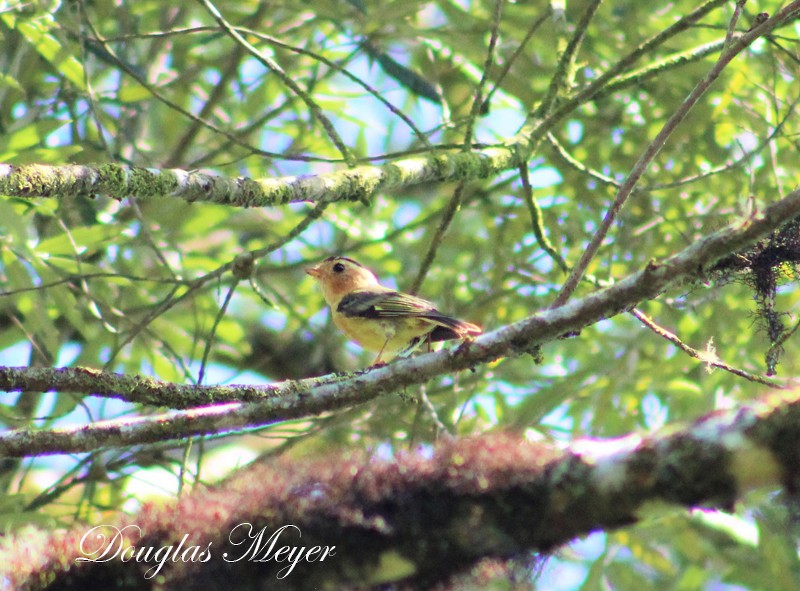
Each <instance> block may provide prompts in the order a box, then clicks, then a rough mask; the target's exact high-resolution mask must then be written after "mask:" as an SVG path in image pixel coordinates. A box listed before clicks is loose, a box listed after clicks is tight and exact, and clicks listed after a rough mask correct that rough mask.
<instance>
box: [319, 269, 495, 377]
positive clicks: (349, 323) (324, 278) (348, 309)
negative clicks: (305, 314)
mask: <svg viewBox="0 0 800 591" xmlns="http://www.w3.org/2000/svg"><path fill="white" fill-rule="evenodd" d="M306 273H308V274H309V275H311V276H312V277H313V278H314V279H316V280H317V281H318V282H319V284H320V286H321V287H322V295H323V297H324V298H325V301H326V302H327V303H328V305H329V306H330V307H331V314H332V315H333V322H334V324H336V326H338V327H339V328H340V329H341V330H342V332H344V333H345V334H346V335H347V336H348V337H350V338H351V339H353V340H354V341H356V342H357V343H358V344H359V345H361V346H362V347H364V348H365V349H368V350H370V351H378V357H377V358H376V359H375V363H376V364H377V363H380V362H381V358H382V357H383V356H384V355H386V356H388V358H389V359H391V358H392V357H394V356H395V355H397V354H398V353H399V352H401V351H404V350H413V349H414V348H416V347H417V346H418V345H419V344H421V343H423V342H425V341H427V342H429V343H430V342H431V341H444V340H449V339H465V338H469V337H471V336H476V335H479V334H480V333H481V329H480V328H479V327H477V326H475V325H474V324H470V323H469V322H464V321H463V320H457V319H455V318H451V317H449V316H446V315H444V314H442V313H441V312H439V311H438V310H437V309H436V308H435V307H434V305H433V304H432V303H430V302H428V301H426V300H423V299H420V298H418V297H415V296H412V295H409V294H405V293H402V292H399V291H396V290H394V289H390V288H388V287H384V286H383V285H381V284H380V283H378V279H377V277H375V274H374V273H372V271H370V270H369V269H367V268H366V267H364V266H363V265H361V264H359V263H357V262H356V261H354V260H353V259H349V258H347V257H329V258H327V259H325V260H324V261H322V262H321V263H319V264H318V265H316V266H314V267H310V268H308V269H306Z"/></svg>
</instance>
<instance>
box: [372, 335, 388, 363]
mask: <svg viewBox="0 0 800 591" xmlns="http://www.w3.org/2000/svg"><path fill="white" fill-rule="evenodd" d="M391 338H392V337H386V340H385V341H384V342H383V347H381V350H380V351H378V356H377V357H376V358H375V361H373V362H372V365H378V364H379V363H380V362H381V355H383V350H384V349H385V348H386V345H388V344H389V339H391Z"/></svg>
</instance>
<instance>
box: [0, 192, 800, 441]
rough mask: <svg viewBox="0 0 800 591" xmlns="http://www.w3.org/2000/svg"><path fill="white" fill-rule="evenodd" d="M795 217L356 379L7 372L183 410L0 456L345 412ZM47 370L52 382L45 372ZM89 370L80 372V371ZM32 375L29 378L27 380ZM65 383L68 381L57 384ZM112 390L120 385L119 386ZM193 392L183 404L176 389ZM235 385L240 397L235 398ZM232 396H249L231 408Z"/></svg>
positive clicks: (525, 343) (601, 315) (512, 350)
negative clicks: (195, 379)
mask: <svg viewBox="0 0 800 591" xmlns="http://www.w3.org/2000/svg"><path fill="white" fill-rule="evenodd" d="M798 215H800V190H797V191H794V192H792V193H789V194H788V195H787V196H786V197H784V198H783V199H781V200H780V201H778V202H776V203H773V204H771V205H770V206H769V207H767V208H765V209H764V210H763V211H762V212H755V213H753V214H752V215H751V216H749V217H748V218H746V219H745V220H744V221H741V222H738V223H735V224H732V225H730V226H727V227H726V228H723V229H722V230H720V231H718V232H715V233H713V234H711V235H709V236H706V237H705V238H703V239H700V240H698V241H696V242H695V243H694V244H692V245H691V246H689V247H688V248H686V249H684V250H683V251H681V252H679V253H677V254H675V255H673V256H672V257H670V258H668V259H665V260H663V261H660V262H655V261H651V262H650V263H649V264H648V265H647V266H646V267H645V268H644V269H643V270H641V271H639V272H637V273H634V274H633V275H631V276H629V277H627V278H625V279H623V280H621V281H619V282H617V283H616V284H614V285H612V286H610V287H607V288H605V289H602V290H600V291H598V292H596V293H593V294H591V295H590V296H588V297H585V298H583V299H580V300H576V301H573V302H571V303H568V304H565V305H564V306H561V307H559V308H556V309H551V310H547V311H543V312H540V313H538V314H534V315H532V316H529V317H528V318H525V319H523V320H521V321H519V322H516V323H514V324H510V325H507V326H504V327H501V328H498V329H497V330H494V331H491V332H488V333H486V334H484V335H481V336H480V337H478V338H476V339H475V340H473V341H465V342H463V343H462V344H461V345H458V346H454V347H451V348H448V349H443V350H441V351H437V352H435V353H429V354H426V355H420V356H418V357H415V358H411V359H400V360H397V361H395V362H393V363H391V364H389V365H387V366H384V367H379V368H371V369H369V370H366V371H363V372H359V373H357V374H352V375H345V376H329V377H327V378H320V379H319V380H318V381H315V380H301V381H297V382H294V381H290V382H285V383H283V384H279V385H276V386H271V387H266V388H254V387H249V386H248V387H243V388H242V387H235V386H225V387H218V388H216V389H215V387H212V386H205V387H191V386H176V385H173V384H163V385H161V383H159V382H156V381H155V380H147V379H145V378H139V377H126V376H114V374H104V373H99V374H96V376H97V378H98V379H97V381H96V382H93V381H92V380H91V379H88V378H89V377H91V375H92V370H56V369H53V370H43V369H21V368H16V369H14V368H12V369H7V370H6V371H5V373H4V374H0V376H4V378H3V379H4V381H3V382H0V385H2V387H3V388H4V389H6V390H25V391H31V390H34V391H35V390H37V389H38V390H39V391H42V390H49V389H52V388H54V387H57V385H58V384H59V382H58V380H70V379H71V380H73V382H71V383H69V386H70V387H69V390H70V391H78V392H80V393H83V394H92V393H97V394H103V395H113V396H116V397H119V398H125V399H126V400H130V401H135V402H147V403H150V404H153V403H155V404H159V405H162V406H174V407H176V408H185V407H186V399H189V400H191V404H192V405H194V404H201V405H202V404H207V405H210V406H200V407H195V408H190V409H189V410H184V411H178V412H175V413H171V414H169V415H159V416H148V417H143V418H135V419H124V420H116V421H104V422H99V423H94V424H91V425H85V426H80V427H75V428H63V429H57V430H41V431H36V430H28V429H25V430H17V431H7V432H5V433H2V434H0V455H4V456H26V455H35V454H47V453H71V452H85V451H91V450H94V449H98V448H102V447H107V446H112V445H114V446H120V445H134V444H142V443H153V442H158V441H165V440H167V439H177V438H182V437H189V436H196V435H198V436H199V435H211V434H220V433H225V432H228V431H233V430H240V429H250V428H257V427H260V426H264V425H268V424H272V423H275V422H278V421H282V420H287V419H291V418H299V417H304V416H312V415H315V414H318V413H321V412H325V411H331V410H336V409H341V408H345V407H348V406H352V405H354V404H358V403H361V402H364V401H367V400H371V399H373V398H375V397H377V396H379V395H380V394H384V393H387V392H394V391H398V390H401V389H402V388H404V387H407V386H411V385H414V384H421V383H425V382H427V381H428V380H430V379H432V378H434V377H436V376H439V375H442V374H446V373H452V372H457V371H462V370H465V369H470V368H472V367H474V366H475V365H478V364H481V363H488V362H492V361H494V360H496V359H499V358H500V357H504V356H515V355H520V354H523V353H525V352H527V351H530V350H531V348H532V347H535V346H538V345H541V344H543V343H546V342H548V341H551V340H553V339H556V338H559V337H560V336H561V335H564V334H568V333H573V332H576V331H579V330H580V329H582V328H584V327H586V326H588V325H590V324H593V323H595V322H598V321H599V320H601V319H606V318H610V317H612V316H615V315H616V314H619V313H620V312H623V311H626V310H629V309H631V308H633V307H634V306H636V305H638V304H639V303H641V302H642V301H644V300H647V299H650V298H654V297H656V296H658V295H659V294H660V293H661V292H662V291H664V290H665V289H666V288H668V287H670V286H672V285H676V284H679V283H685V282H687V281H691V280H696V279H698V278H702V277H703V276H704V272H705V270H706V269H709V268H710V267H711V266H712V265H713V264H714V263H715V262H717V261H718V260H719V259H720V258H722V257H724V256H726V255H728V254H730V253H733V252H736V251H738V250H741V249H742V248H744V247H746V246H748V245H750V244H752V243H753V242H755V241H756V240H758V239H759V238H761V237H762V236H765V235H766V234H768V233H769V232H772V231H773V230H774V229H776V228H778V227H779V226H781V225H783V224H785V223H786V221H787V220H791V219H794V218H796V217H797V216H798ZM48 371H50V372H53V374H52V375H53V380H54V381H52V382H49V381H48V380H47V379H46V376H47V375H48V374H47V373H46V372H48ZM82 372H89V375H88V376H87V375H86V373H82ZM33 378H36V379H37V380H38V381H37V382H31V381H29V379H33ZM63 385H66V384H62V386H63ZM118 386H119V389H118ZM185 388H194V390H193V394H192V395H191V396H187V397H186V398H184V396H183V394H184V392H183V389H185ZM239 388H242V389H241V397H237V396H238V394H239V392H240V391H239ZM231 400H249V401H248V402H231Z"/></svg>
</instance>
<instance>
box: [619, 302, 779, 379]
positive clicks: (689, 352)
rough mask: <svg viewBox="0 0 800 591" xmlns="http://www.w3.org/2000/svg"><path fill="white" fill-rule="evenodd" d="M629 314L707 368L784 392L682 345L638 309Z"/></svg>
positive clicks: (714, 356)
mask: <svg viewBox="0 0 800 591" xmlns="http://www.w3.org/2000/svg"><path fill="white" fill-rule="evenodd" d="M631 314H632V315H633V316H634V317H635V318H636V319H637V320H639V321H640V322H641V323H642V324H644V325H645V326H646V327H647V328H649V329H650V330H652V331H653V332H654V333H656V334H657V335H658V336H660V337H662V338H665V339H666V340H668V341H669V342H670V343H672V344H673V345H675V346H676V347H678V348H679V349H680V350H681V351H683V352H684V353H686V354H687V355H689V356H690V357H694V358H695V359H698V360H700V361H702V362H703V363H705V364H706V365H708V366H709V367H716V368H719V369H723V370H725V371H727V372H730V373H732V374H733V375H736V376H739V377H740V378H744V379H746V380H749V381H751V382H756V383H758V384H763V385H764V386H769V387H770V388H775V389H777V390H785V389H786V386H784V385H782V384H779V383H777V382H774V381H772V380H769V379H767V378H762V377H761V376H758V375H754V374H751V373H749V372H746V371H744V370H743V369H738V368H736V367H733V366H732V365H728V364H727V363H725V362H723V361H722V360H720V359H719V358H718V357H717V356H716V355H715V354H712V353H701V352H700V351H698V350H697V349H693V348H692V347H690V346H689V345H687V344H686V343H684V342H683V341H682V340H681V339H680V337H679V336H678V335H676V334H673V333H671V332H670V331H669V330H667V329H666V328H664V327H663V326H659V325H658V324H656V323H655V322H654V321H653V319H652V318H650V317H649V316H648V315H647V314H645V313H644V312H642V311H641V310H639V309H638V308H634V309H633V310H631Z"/></svg>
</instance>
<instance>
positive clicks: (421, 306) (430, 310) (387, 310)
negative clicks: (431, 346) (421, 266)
mask: <svg viewBox="0 0 800 591" xmlns="http://www.w3.org/2000/svg"><path fill="white" fill-rule="evenodd" d="M336 309H337V311H338V312H341V313H342V314H344V315H345V316H350V317H361V318H398V317H409V316H417V317H425V316H427V315H429V314H436V315H441V313H440V312H439V311H438V310H436V308H434V306H433V304H431V303H430V302H428V301H426V300H423V299H421V298H418V297H415V296H412V295H408V294H407V293H401V292H399V291H374V290H370V289H362V290H356V291H352V292H350V293H348V294H347V295H346V296H344V297H343V298H342V299H341V301H340V302H339V305H338V306H337V308H336Z"/></svg>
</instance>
